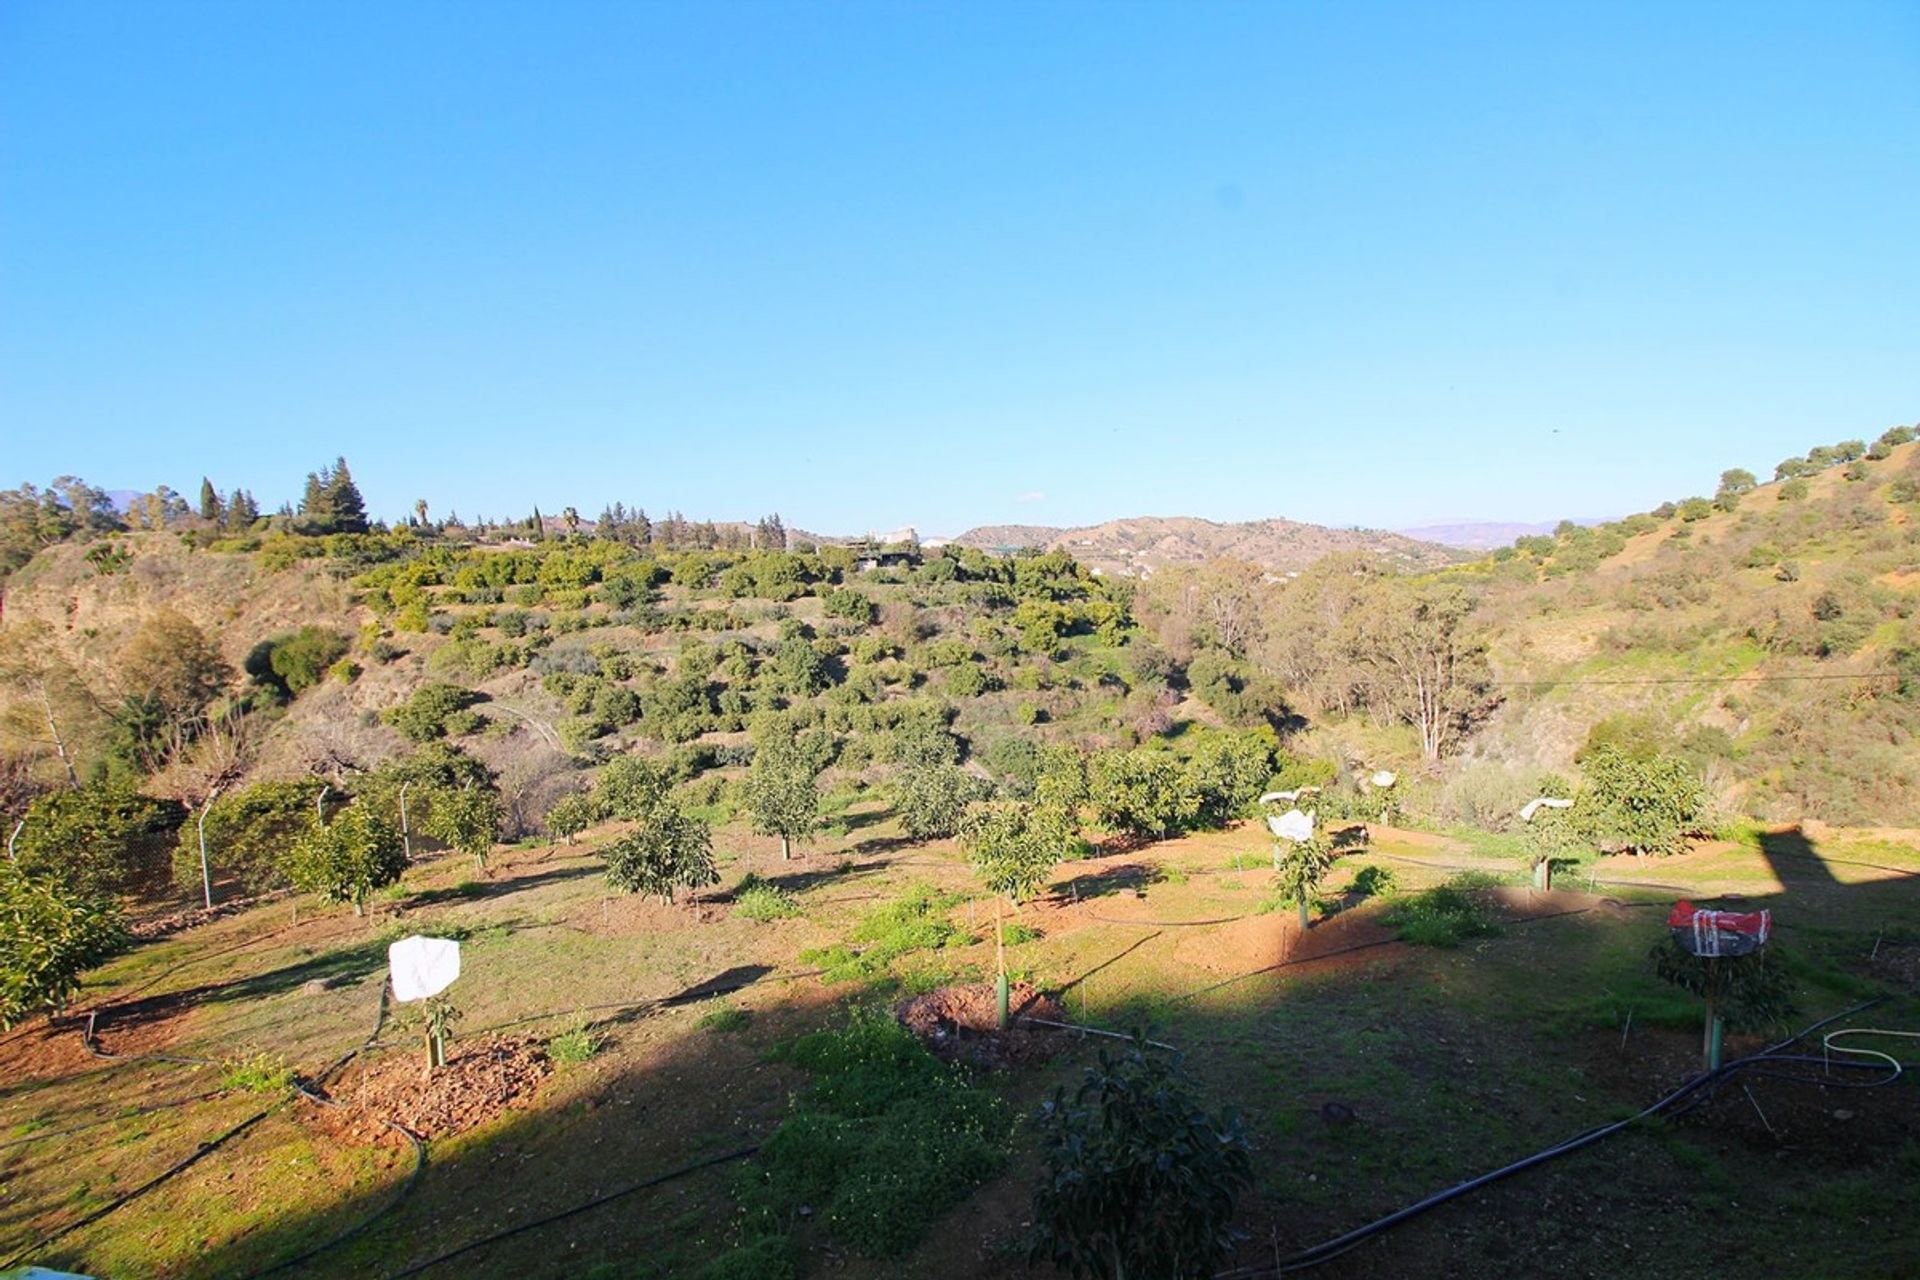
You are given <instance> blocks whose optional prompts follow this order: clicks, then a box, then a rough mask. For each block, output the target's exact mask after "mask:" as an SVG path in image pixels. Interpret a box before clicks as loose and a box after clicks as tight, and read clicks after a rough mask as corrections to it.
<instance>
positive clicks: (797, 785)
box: [747, 739, 820, 862]
mask: <svg viewBox="0 0 1920 1280" xmlns="http://www.w3.org/2000/svg"><path fill="white" fill-rule="evenodd" d="M818 775H819V770H818V768H816V767H815V764H814V760H813V757H812V755H811V753H809V752H808V751H806V750H805V749H804V748H803V747H802V746H801V745H800V743H799V742H798V741H796V740H792V739H789V740H787V741H784V742H769V743H767V744H766V745H764V746H762V747H761V748H760V749H759V750H758V751H757V752H755V753H754V757H753V768H752V769H751V770H750V771H749V772H748V774H747V811H748V812H749V813H750V814H751V815H752V817H753V829H754V830H755V831H758V832H759V833H760V834H761V835H764V836H778V837H780V859H781V861H783V862H784V861H787V860H789V859H791V858H792V857H793V842H794V841H795V840H805V839H807V838H808V837H810V836H811V835H812V834H813V833H814V830H815V829H816V828H817V827H818V826H819V825H820V788H819V786H818V785H817V784H816V783H815V781H814V779H815V778H816V777H817V776H818Z"/></svg>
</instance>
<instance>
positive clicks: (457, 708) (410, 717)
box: [380, 683, 481, 743]
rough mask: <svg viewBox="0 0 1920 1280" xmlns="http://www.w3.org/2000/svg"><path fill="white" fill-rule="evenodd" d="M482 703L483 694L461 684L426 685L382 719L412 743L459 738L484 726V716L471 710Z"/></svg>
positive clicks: (387, 712)
mask: <svg viewBox="0 0 1920 1280" xmlns="http://www.w3.org/2000/svg"><path fill="white" fill-rule="evenodd" d="M479 700H480V695H479V694H477V693H474V692H473V691H472V690H470V689H462V688H460V687H459V686H458V685H451V684H438V683H429V684H423V685H421V686H420V687H419V688H418V689H415V690H414V691H413V696H412V697H410V698H408V699H407V700H406V701H405V702H403V703H401V704H400V705H399V706H397V707H389V708H387V709H386V710H385V711H383V712H381V713H380V718H381V719H382V720H384V721H386V722H387V723H388V724H390V725H392V726H393V727H394V728H395V729H396V730H398V731H399V733H400V736H401V737H403V738H405V739H406V740H407V741H408V742H414V743H421V742H431V741H433V740H434V739H435V738H458V737H461V736H462V735H465V734H469V733H472V732H473V731H474V730H476V729H478V728H479V727H480V725H481V720H480V716H479V715H478V714H477V713H475V712H473V711H471V710H469V709H468V708H470V707H472V706H473V704H474V703H476V702H478V701H479Z"/></svg>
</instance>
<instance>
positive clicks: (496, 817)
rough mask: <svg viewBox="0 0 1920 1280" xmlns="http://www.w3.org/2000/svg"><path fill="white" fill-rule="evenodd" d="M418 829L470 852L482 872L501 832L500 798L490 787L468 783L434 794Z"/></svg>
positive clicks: (449, 846)
mask: <svg viewBox="0 0 1920 1280" xmlns="http://www.w3.org/2000/svg"><path fill="white" fill-rule="evenodd" d="M420 830H421V831H422V832H424V833H425V834H426V835H428V836H431V837H432V838H433V839H435V840H438V841H440V843H442V844H444V845H446V846H447V847H448V848H449V849H458V850H459V851H460V852H462V853H464V854H467V855H469V856H470V857H472V859H473V861H474V865H475V866H477V867H479V868H480V870H481V871H482V872H484V871H486V869H487V853H488V851H489V850H491V849H492V848H493V842H494V840H495V839H496V838H498V836H499V834H500V799H499V796H498V795H496V794H495V793H494V792H493V791H492V790H491V789H488V788H482V787H469V788H465V789H463V790H457V791H442V792H439V793H437V794H435V795H434V796H433V802H432V804H431V805H430V806H429V807H428V809H427V817H426V820H425V821H424V822H422V823H421V824H420Z"/></svg>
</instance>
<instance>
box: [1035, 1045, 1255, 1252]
mask: <svg viewBox="0 0 1920 1280" xmlns="http://www.w3.org/2000/svg"><path fill="white" fill-rule="evenodd" d="M1036 1123H1037V1125H1038V1128H1039V1130H1040V1143H1041V1151H1040V1154H1041V1159H1042V1161H1043V1162H1044V1163H1045V1169H1044V1171H1043V1172H1042V1174H1041V1178H1040V1182H1039V1185H1038V1186H1037V1187H1036V1188H1035V1189H1034V1193H1033V1221H1034V1231H1035V1236H1036V1240H1035V1243H1034V1247H1033V1260H1034V1261H1036V1262H1038V1261H1041V1260H1045V1261H1049V1262H1051V1263H1053V1264H1054V1266H1056V1267H1059V1268H1063V1269H1066V1270H1069V1271H1071V1272H1072V1273H1073V1274H1075V1275H1077V1276H1092V1277H1099V1278H1100V1280H1125V1277H1128V1276H1136V1277H1137V1276H1155V1277H1165V1278H1166V1280H1201V1278H1202V1277H1206V1276H1211V1275H1212V1274H1213V1273H1214V1272H1215V1271H1216V1270H1217V1269H1218V1268H1219V1267H1220V1265H1221V1264H1222V1263H1224V1262H1225V1261H1226V1259H1227V1256H1228V1254H1229V1253H1231V1252H1232V1250H1233V1247H1234V1244H1235V1243H1236V1242H1237V1241H1238V1240H1239V1239H1240V1238H1241V1236H1242V1233H1241V1232H1239V1231H1237V1230H1235V1228H1234V1227H1233V1211H1234V1205H1235V1203H1236V1202H1237V1200H1238V1199H1239V1196H1240V1194H1241V1193H1242V1192H1244V1191H1246V1190H1247V1189H1248V1188H1250V1187H1251V1186H1252V1185H1253V1158H1252V1155H1251V1154H1250V1152H1249V1150H1248V1146H1247V1137H1246V1132H1245V1130H1244V1128H1243V1127H1242V1125H1241V1123H1240V1120H1239V1117H1238V1116H1236V1115H1235V1114H1234V1112H1233V1111H1232V1110H1228V1111H1225V1112H1222V1113H1220V1114H1218V1115H1214V1114H1210V1113H1208V1112H1207V1111H1205V1110H1204V1109H1203V1108H1202V1106H1201V1102H1200V1098H1199V1094H1198V1090H1197V1089H1196V1087H1195V1085H1194V1083H1193V1081H1192V1080H1191V1079H1190V1078H1188V1077H1187V1075H1186V1073H1185V1072H1184V1071H1183V1070H1182V1069H1181V1066H1180V1062H1179V1060H1178V1059H1177V1058H1171V1057H1167V1056H1165V1055H1161V1054H1158V1053H1155V1052H1152V1051H1150V1050H1149V1049H1148V1048H1147V1046H1146V1043H1145V1041H1144V1039H1136V1041H1135V1043H1134V1044H1132V1045H1131V1046H1129V1047H1128V1048H1127V1049H1126V1050H1125V1051H1124V1052H1122V1053H1121V1054H1119V1055H1115V1054H1112V1053H1109V1052H1106V1051H1102V1052H1101V1054H1100V1062H1099V1065H1098V1066H1096V1067H1089V1068H1088V1069H1087V1073H1086V1078H1085V1079H1084V1080H1083V1081H1082V1082H1081V1085H1080V1087H1079V1089H1078V1090H1077V1091H1076V1092H1075V1094H1074V1095H1073V1097H1072V1099H1071V1100H1069V1099H1068V1097H1067V1092H1066V1090H1065V1089H1064V1088H1062V1089H1060V1090H1058V1091H1057V1092H1056V1093H1055V1094H1054V1096H1053V1100H1052V1101H1050V1102H1048V1103H1046V1104H1045V1105H1044V1106H1043V1107H1042V1108H1041V1110H1040V1114H1039V1116H1038V1117H1037V1119H1036Z"/></svg>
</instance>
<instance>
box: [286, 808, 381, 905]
mask: <svg viewBox="0 0 1920 1280" xmlns="http://www.w3.org/2000/svg"><path fill="white" fill-rule="evenodd" d="M284 869H285V871H286V874H287V878H288V879H289V880H291V881H292V882H293V886H294V888H296V889H300V890H302V891H304V892H309V893H317V894H319V895H320V897H321V899H322V900H323V901H326V902H351V903H352V904H353V913H354V914H355V915H361V914H363V913H364V912H365V910H366V905H365V904H366V900H367V895H368V894H370V893H372V892H373V891H374V890H375V889H380V888H384V887H385V886H387V885H389V884H392V883H393V882H394V881H395V880H398V879H399V878H400V874H401V872H403V871H405V870H406V869H407V855H406V850H405V848H404V847H403V846H402V845H401V843H400V833H399V831H397V830H396V829H394V828H393V827H392V826H391V825H389V824H388V823H387V821H386V819H384V818H382V817H381V816H380V815H378V814H376V813H374V812H373V811H372V809H371V808H370V807H369V806H368V805H366V804H352V805H349V806H347V808H345V809H343V810H341V811H340V812H339V813H337V814H335V815H334V816H333V820H332V821H330V822H328V823H326V824H325V825H321V824H319V823H315V824H314V825H313V826H311V827H309V828H307V829H306V830H305V831H302V832H301V833H300V835H299V836H298V837H297V838H296V839H295V840H294V842H293V844H292V845H291V846H290V847H289V848H288V850H287V853H286V863H285V868H284Z"/></svg>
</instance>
